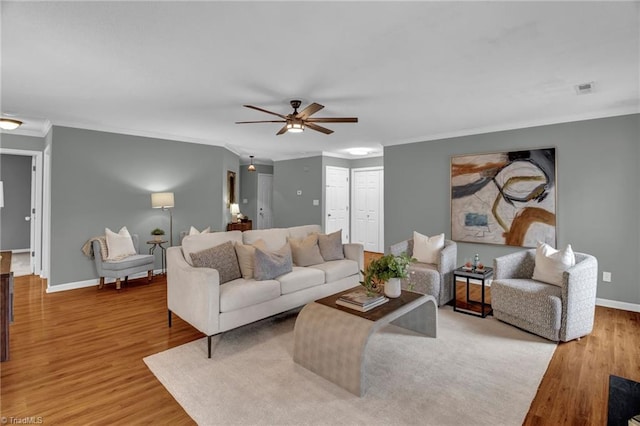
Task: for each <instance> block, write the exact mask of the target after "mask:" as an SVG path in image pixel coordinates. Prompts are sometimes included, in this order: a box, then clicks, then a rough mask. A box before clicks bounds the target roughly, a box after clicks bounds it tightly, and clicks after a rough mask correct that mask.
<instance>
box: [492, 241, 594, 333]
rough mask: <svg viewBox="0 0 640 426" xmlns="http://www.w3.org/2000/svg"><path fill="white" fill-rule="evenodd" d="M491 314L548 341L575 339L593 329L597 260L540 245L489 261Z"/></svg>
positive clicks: (582, 254) (568, 247) (581, 254)
mask: <svg viewBox="0 0 640 426" xmlns="http://www.w3.org/2000/svg"><path fill="white" fill-rule="evenodd" d="M493 268H494V276H493V282H492V283H491V306H492V308H493V315H494V316H495V317H496V318H497V319H499V320H501V321H503V322H506V323H509V324H511V325H515V326H516V327H518V328H522V329H524V330H527V331H529V332H531V333H534V334H537V335H539V336H542V337H544V338H546V339H549V340H553V341H563V342H567V341H569V340H573V339H579V338H580V337H582V336H585V335H587V334H589V333H591V331H592V330H593V320H594V315H595V302H596V289H597V285H598V261H597V259H596V258H595V257H594V256H591V255H589V254H585V253H577V252H576V253H574V252H573V251H572V249H571V246H570V245H568V246H567V247H565V248H564V249H563V250H556V249H554V248H552V247H550V246H548V245H547V244H544V243H540V244H538V247H537V248H536V249H530V250H523V251H519V252H515V253H511V254H508V255H505V256H501V257H498V258H496V259H494V261H493Z"/></svg>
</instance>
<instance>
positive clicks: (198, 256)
mask: <svg viewBox="0 0 640 426" xmlns="http://www.w3.org/2000/svg"><path fill="white" fill-rule="evenodd" d="M191 262H192V263H193V266H195V267H196V268H213V269H217V270H218V273H219V274H220V284H224V283H226V282H229V281H232V280H235V279H237V278H240V277H241V276H242V275H241V274H240V266H238V258H237V256H236V250H235V249H234V248H233V242H231V241H227V242H226V243H222V244H220V245H217V246H215V247H211V248H208V249H205V250H202V251H199V252H196V253H191Z"/></svg>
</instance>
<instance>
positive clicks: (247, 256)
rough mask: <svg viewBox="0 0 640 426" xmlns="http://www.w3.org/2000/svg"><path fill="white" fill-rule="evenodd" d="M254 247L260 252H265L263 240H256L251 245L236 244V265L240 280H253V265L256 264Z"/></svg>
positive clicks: (265, 247)
mask: <svg viewBox="0 0 640 426" xmlns="http://www.w3.org/2000/svg"><path fill="white" fill-rule="evenodd" d="M256 247H258V248H259V249H261V250H267V246H266V245H265V243H264V241H263V240H258V241H256V242H255V243H253V245H251V244H236V255H237V256H238V265H240V273H241V274H242V278H244V279H245V280H250V279H251V278H253V265H254V264H255V263H256Z"/></svg>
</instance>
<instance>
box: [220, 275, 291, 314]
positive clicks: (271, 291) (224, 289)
mask: <svg viewBox="0 0 640 426" xmlns="http://www.w3.org/2000/svg"><path fill="white" fill-rule="evenodd" d="M278 297H280V283H279V282H278V281H275V280H266V281H256V280H245V279H244V278H238V279H237V280H233V281H229V282H228V283H226V284H225V285H223V286H220V312H229V311H235V310H236V309H241V308H246V307H247V306H253V305H256V304H258V303H262V302H266V301H268V300H272V299H277V298H278Z"/></svg>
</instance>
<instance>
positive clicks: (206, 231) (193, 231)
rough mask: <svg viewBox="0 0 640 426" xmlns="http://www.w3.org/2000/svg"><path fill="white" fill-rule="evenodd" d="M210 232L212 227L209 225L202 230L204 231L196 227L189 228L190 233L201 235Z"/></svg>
mask: <svg viewBox="0 0 640 426" xmlns="http://www.w3.org/2000/svg"><path fill="white" fill-rule="evenodd" d="M209 232H211V227H210V226H208V227H206V228H205V229H203V230H202V232H200V231H198V230H197V229H196V228H195V227H193V226H192V227H191V228H190V229H189V235H200V234H208V233H209Z"/></svg>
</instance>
